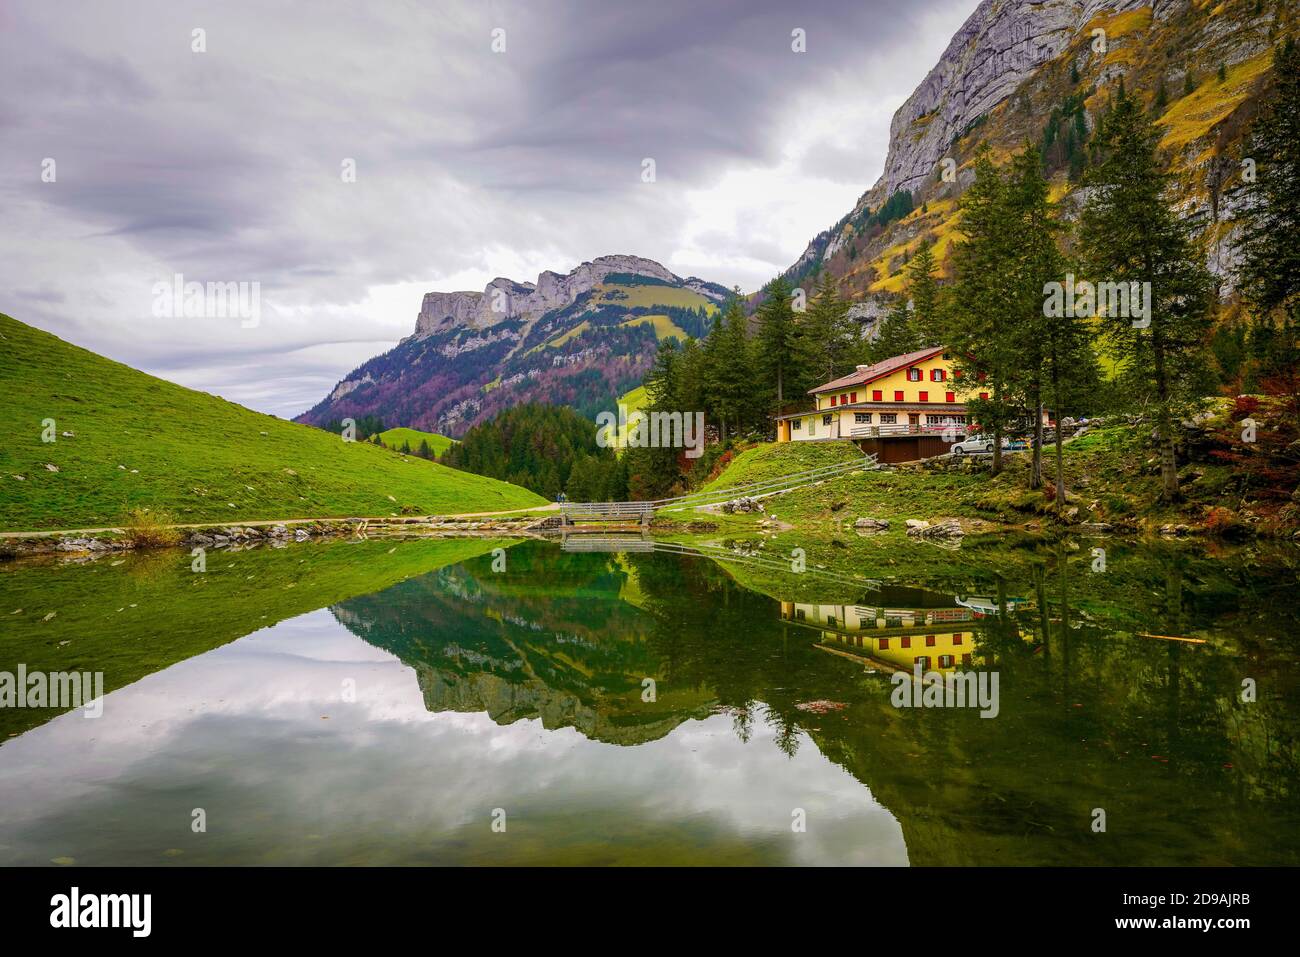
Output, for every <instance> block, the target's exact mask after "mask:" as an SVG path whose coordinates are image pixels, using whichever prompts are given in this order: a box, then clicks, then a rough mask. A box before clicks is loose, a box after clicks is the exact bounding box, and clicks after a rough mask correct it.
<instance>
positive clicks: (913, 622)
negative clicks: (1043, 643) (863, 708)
mask: <svg viewBox="0 0 1300 957" xmlns="http://www.w3.org/2000/svg"><path fill="white" fill-rule="evenodd" d="M893 591H896V592H898V594H893V595H889V596H888V597H889V598H895V599H897V600H898V604H884V603H881V604H877V605H823V604H810V603H804V602H791V601H783V602H781V617H782V619H784V620H785V621H788V622H791V623H792V624H796V625H800V626H802V627H805V628H809V629H811V630H813V631H816V632H817V633H818V635H819V636H820V638H821V641H822V644H821V647H822V648H823V649H824V650H826V651H830V652H832V653H837V654H848V655H850V656H852V657H854V658H862V659H866V661H867V662H869V663H870V664H871V665H873V666H874V667H877V668H879V669H881V670H883V671H911V670H912V669H913V668H914V667H915V666H916V665H917V664H918V663H919V664H920V665H921V668H922V670H924V671H952V670H955V669H957V668H959V667H963V666H964V667H978V666H980V665H981V664H985V663H986V662H984V661H983V660H982V659H981V655H980V651H979V649H978V648H977V647H976V643H975V629H976V625H977V623H978V622H979V621H980V620H981V619H983V618H986V617H989V616H995V615H996V614H997V602H996V601H991V600H989V599H987V598H954V597H948V596H943V595H936V594H935V593H933V592H925V591H920V590H916V589H894V590H893ZM909 599H910V600H909ZM1023 604H1024V603H1023V602H1022V601H1020V600H1019V599H1013V600H1010V601H1008V602H1007V603H1006V612H1007V615H1008V616H1012V615H1014V614H1015V613H1016V610H1017V609H1018V608H1020V607H1021V606H1022V605H1023ZM1023 637H1028V636H1027V635H1024V636H1023Z"/></svg>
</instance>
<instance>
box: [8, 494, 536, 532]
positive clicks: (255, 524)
mask: <svg viewBox="0 0 1300 957" xmlns="http://www.w3.org/2000/svg"><path fill="white" fill-rule="evenodd" d="M559 508H560V506H559V505H558V504H557V503H555V502H552V503H550V504H549V505H533V506H531V507H529V508H508V509H506V510H505V511H502V512H460V513H457V514H453V515H401V516H397V517H398V518H403V519H410V518H413V519H417V520H421V519H429V518H438V519H460V518H495V517H496V516H498V515H522V514H524V513H526V512H555V511H558V510H559ZM393 517H394V516H392V515H370V516H366V515H321V516H318V517H316V518H259V519H255V520H253V521H248V522H246V521H242V520H239V519H231V520H230V521H215V520H214V521H210V522H190V523H187V524H183V525H168V526H167V528H212V527H214V526H218V525H225V526H232V525H238V526H240V527H241V528H262V527H265V526H267V525H306V524H310V523H311V522H348V521H361V522H388V521H391V520H392V519H393ZM122 531H125V529H123V528H122V526H120V525H105V526H103V527H102V528H45V529H40V530H38V531H34V532H0V538H47V537H49V536H51V535H99V534H102V533H104V532H122Z"/></svg>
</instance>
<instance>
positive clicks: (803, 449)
mask: <svg viewBox="0 0 1300 957" xmlns="http://www.w3.org/2000/svg"><path fill="white" fill-rule="evenodd" d="M861 458H862V453H861V452H860V451H858V448H857V446H855V445H854V444H853V443H852V442H849V441H838V442H766V443H764V444H762V445H756V446H754V447H753V448H751V449H746V450H745V451H743V452H741V453H740V454H739V455H737V456H736V457H735V458H734V459H731V460H730V461H729V462H726V463H722V464H723V470H722V472H721V473H720V474H718V475H717V476H716V477H715V478H713V479H712V480H710V481H709V482H708V483H706V484H705V485H704V487H703V489H702V491H706V492H711V491H713V490H714V489H720V488H731V487H732V486H734V485H744V484H746V483H748V482H761V481H764V480H766V479H775V478H780V477H781V476H783V475H794V474H795V473H797V472H806V471H808V470H809V469H817V468H822V467H824V466H827V465H839V464H841V463H843V462H852V461H856V460H858V459H861Z"/></svg>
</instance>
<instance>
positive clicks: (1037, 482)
mask: <svg viewBox="0 0 1300 957" xmlns="http://www.w3.org/2000/svg"><path fill="white" fill-rule="evenodd" d="M1040 392H1041V390H1040V389H1039V388H1037V387H1036V388H1035V389H1034V393H1035V395H1038V394H1039V393H1040ZM1034 412H1035V414H1036V416H1037V418H1036V419H1035V420H1034V457H1033V463H1032V464H1031V465H1030V468H1029V487H1030V488H1042V487H1043V400H1042V399H1041V398H1039V399H1038V401H1036V402H1035V403H1034Z"/></svg>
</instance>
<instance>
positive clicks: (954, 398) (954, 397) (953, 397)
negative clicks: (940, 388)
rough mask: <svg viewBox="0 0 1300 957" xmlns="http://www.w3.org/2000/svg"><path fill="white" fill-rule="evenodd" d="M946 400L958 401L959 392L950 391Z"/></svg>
mask: <svg viewBox="0 0 1300 957" xmlns="http://www.w3.org/2000/svg"><path fill="white" fill-rule="evenodd" d="M946 401H948V402H956V401H957V393H956V392H949V393H948V396H947V399H946Z"/></svg>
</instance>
